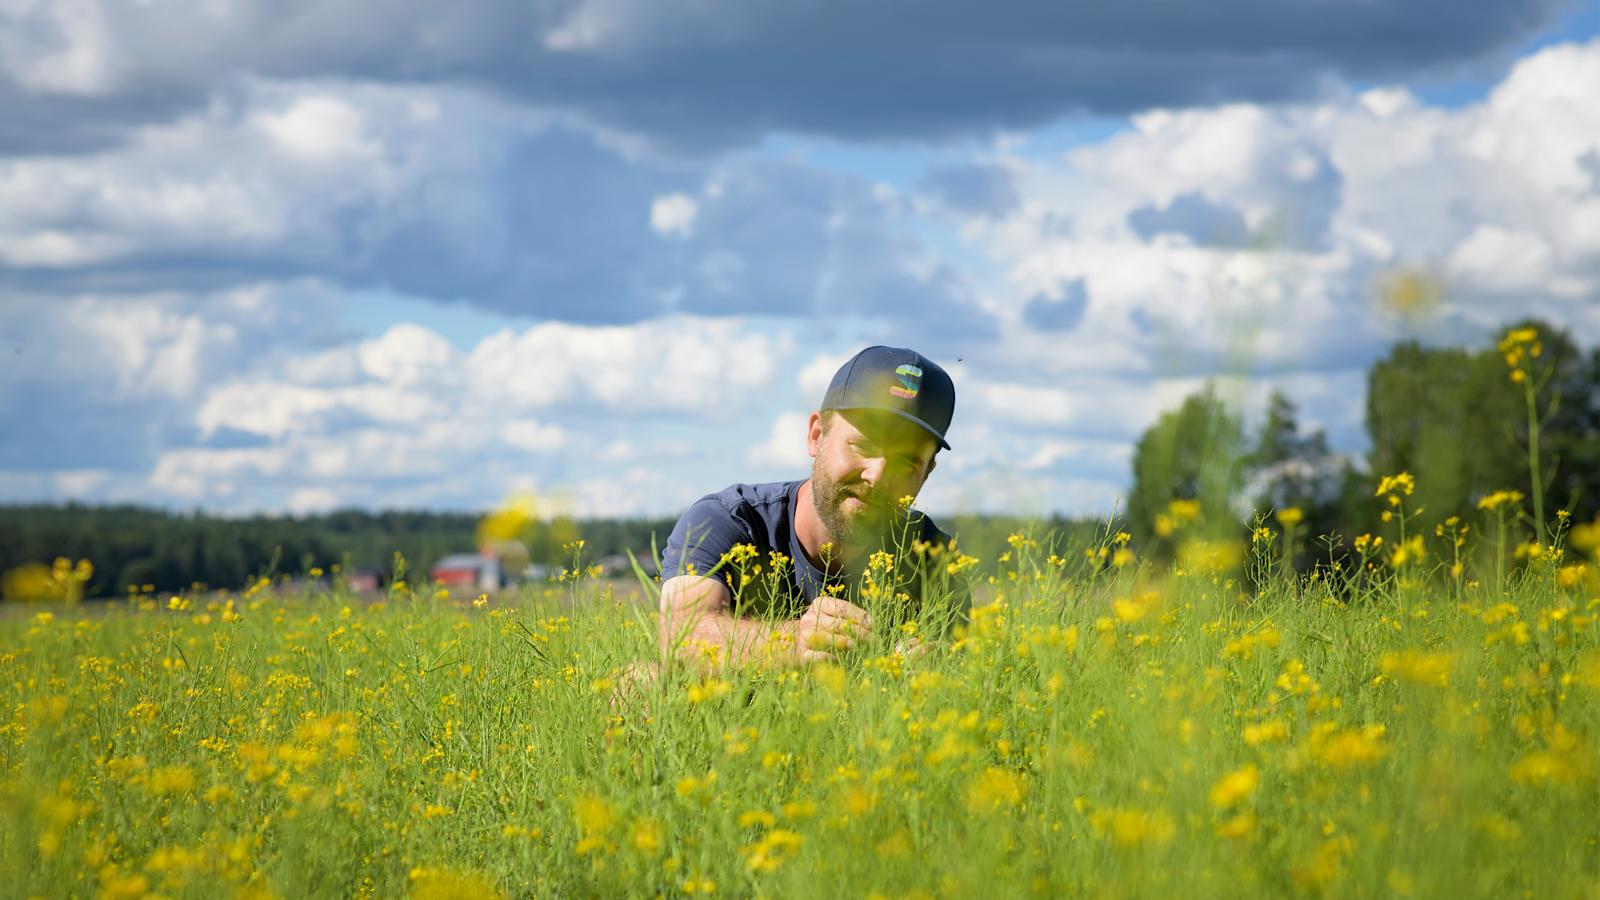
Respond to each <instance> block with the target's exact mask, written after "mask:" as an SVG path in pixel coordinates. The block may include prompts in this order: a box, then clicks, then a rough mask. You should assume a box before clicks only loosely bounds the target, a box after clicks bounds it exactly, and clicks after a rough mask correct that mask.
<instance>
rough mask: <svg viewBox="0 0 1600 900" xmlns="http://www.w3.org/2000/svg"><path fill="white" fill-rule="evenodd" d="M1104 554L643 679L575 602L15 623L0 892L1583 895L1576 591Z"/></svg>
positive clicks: (627, 619) (1596, 849)
mask: <svg viewBox="0 0 1600 900" xmlns="http://www.w3.org/2000/svg"><path fill="white" fill-rule="evenodd" d="M1262 545H1266V546H1262ZM1118 549H1127V548H1125V547H1123V546H1122V545H1121V544H1120V543H1119V542H1117V541H1116V539H1115V538H1109V537H1108V539H1107V540H1106V541H1105V542H1103V543H1102V544H1100V545H1098V546H1090V547H1072V548H1063V547H1051V546H1047V545H1046V546H1041V545H1040V544H1039V543H1037V542H1036V541H1034V540H1033V539H1031V538H1029V537H1028V536H1025V535H1020V534H1019V535H1017V536H1016V537H1015V539H1014V540H1013V541H1012V548H1011V552H1010V553H1008V554H1006V555H1005V556H1004V558H1003V559H997V560H987V561H985V563H984V565H982V566H973V567H971V568H967V569H964V570H962V569H960V567H958V576H959V577H961V578H965V579H970V580H971V582H972V585H973V587H974V588H975V590H976V592H977V597H978V603H979V605H978V606H976V607H975V608H974V610H973V612H972V616H971V621H970V623H969V624H968V626H967V627H965V628H963V629H961V632H960V635H959V637H958V639H957V640H955V641H953V642H952V643H949V644H947V645H946V646H944V647H943V648H942V649H940V650H939V651H937V652H935V653H934V654H932V655H930V656H927V657H924V658H921V659H918V660H914V661H909V662H908V661H907V660H905V659H903V658H901V657H900V656H897V655H895V654H893V653H890V652H888V651H887V649H886V648H887V647H888V646H889V643H888V639H889V637H891V635H885V636H884V638H885V639H884V642H883V643H882V644H881V645H876V646H869V647H864V648H861V649H859V650H858V651H856V652H854V653H852V654H849V655H846V656H842V657H840V658H839V659H838V660H837V661H836V663H833V664H823V665H817V666H813V667H810V668H806V669H784V668H774V669H768V670H758V669H752V670H746V671H715V670H706V669H703V668H700V667H695V666H674V667H670V668H669V669H668V670H667V672H666V674H665V676H664V677H663V678H661V679H660V680H659V681H655V682H648V683H641V684H636V685H630V684H625V683H624V679H625V676H624V675H622V674H620V670H621V669H622V667H624V666H626V665H627V664H628V663H630V662H632V661H635V660H640V659H654V658H656V657H657V650H656V648H655V645H654V636H655V631H654V610H653V608H652V607H651V606H650V605H649V603H648V599H646V600H645V601H644V602H643V603H642V604H641V602H640V598H639V597H637V596H636V595H635V594H634V593H633V592H630V591H626V590H621V589H619V588H618V587H617V586H615V585H609V584H606V583H602V582H597V581H592V580H587V579H583V578H574V579H569V580H568V581H567V582H566V583H565V584H562V585H559V586H557V587H554V588H550V589H543V590H529V591H525V592H523V593H522V594H518V595H510V594H508V595H504V596H496V597H494V598H489V599H486V600H484V601H480V602H479V603H476V604H474V603H471V602H467V603H453V602H449V601H447V600H444V599H442V598H439V597H436V596H429V595H426V594H423V595H412V594H411V593H409V592H405V591H401V592H397V593H396V594H394V595H392V596H390V597H388V598H387V599H386V600H385V601H384V602H381V603H377V604H372V605H363V604H362V603H361V602H360V601H358V600H357V598H354V597H352V596H349V595H347V594H344V593H342V592H340V591H338V590H331V591H327V592H323V591H318V590H311V591H308V592H302V593H300V594H297V595H292V596H280V595H276V594H273V593H272V592H271V591H269V590H267V589H266V586H265V585H260V586H258V587H257V588H254V589H252V590H250V591H246V592H244V593H242V594H239V595H236V596H232V597H213V598H194V599H192V600H189V601H185V600H183V599H181V598H180V599H177V600H174V601H172V602H171V603H170V605H171V606H173V607H175V608H173V609H165V608H163V609H154V608H152V607H155V606H156V605H157V604H156V603H154V602H153V601H151V600H149V599H148V598H134V599H133V600H132V601H130V602H129V603H128V604H126V605H125V606H120V607H119V608H117V609H113V610H110V611H108V612H106V613H104V614H103V615H91V614H86V613H85V612H84V611H83V610H82V608H76V609H73V610H72V611H70V612H67V611H62V612H60V613H59V614H57V615H52V614H51V613H50V612H42V613H38V614H36V615H35V614H31V611H30V613H29V614H18V615H12V616H9V617H6V618H5V619H4V620H3V621H0V647H3V650H0V672H3V673H4V688H3V690H4V691H5V692H6V696H5V698H4V699H5V705H6V709H7V710H8V713H7V716H8V718H7V720H6V722H5V724H4V725H3V726H0V764H3V767H4V769H3V775H0V778H3V785H0V825H3V827H0V885H3V886H4V888H3V890H0V893H5V894H8V895H12V896H32V895H39V896H63V895H92V894H97V893H98V894H102V895H105V896H140V895H145V894H148V893H159V894H161V895H165V896H197V897H198V896H217V895H228V894H233V893H239V894H249V895H253V896H283V897H297V896H334V895H339V896H343V895H352V894H357V895H374V896H383V897H392V896H403V895H407V894H412V893H415V894H417V895H419V896H492V895H494V894H506V895H514V896H527V895H532V896H560V897H571V896H590V895H634V896H657V895H662V896H681V895H689V894H717V895H734V896H748V895H768V896H800V897H813V896H814V897H840V896H852V897H867V896H895V897H899V896H1000V897H1005V896H1024V895H1030V896H1031V895H1043V896H1062V895H1093V896H1118V897H1120V896H1173V895H1183V896H1229V897H1231V896H1239V895H1241V894H1266V895H1293V894H1319V893H1320V894H1329V895H1334V896H1375V895H1417V896H1452V895H1454V896H1509V895H1537V896H1552V897H1576V896H1588V895H1592V894H1593V893H1594V892H1595V891H1596V890H1597V889H1600V782H1597V775H1600V749H1597V748H1600V628H1597V625H1596V616H1597V615H1600V586H1597V584H1596V582H1595V580H1594V577H1593V573H1592V569H1582V570H1576V569H1574V567H1571V566H1565V567H1564V566H1562V565H1561V564H1560V563H1559V561H1557V560H1554V559H1553V558H1552V557H1551V556H1549V555H1546V556H1544V557H1542V558H1540V559H1535V560H1533V561H1531V562H1524V563H1523V564H1522V566H1521V568H1518V569H1516V570H1515V571H1514V573H1512V574H1509V575H1507V576H1506V580H1505V583H1503V584H1497V583H1495V582H1494V579H1493V578H1489V577H1483V578H1481V579H1480V580H1473V579H1472V578H1470V577H1458V578H1451V577H1448V576H1447V575H1445V574H1442V573H1435V577H1431V578H1430V577H1426V576H1424V575H1423V574H1422V570H1421V568H1420V567H1419V566H1416V565H1415V562H1416V561H1415V560H1410V561H1407V560H1401V561H1400V562H1399V564H1398V566H1396V565H1395V564H1394V563H1395V561H1394V560H1393V558H1392V557H1388V556H1387V553H1388V550H1389V548H1384V550H1383V552H1382V553H1379V552H1376V551H1375V552H1374V553H1373V555H1372V557H1371V558H1370V559H1368V560H1366V561H1365V563H1364V566H1365V571H1364V572H1362V573H1355V572H1347V571H1341V572H1333V573H1323V574H1322V575H1319V576H1318V577H1316V578H1313V579H1311V580H1305V579H1295V578H1293V577H1291V576H1290V575H1289V574H1288V573H1286V572H1284V571H1282V569H1281V567H1277V566H1273V565H1271V561H1272V560H1275V559H1277V555H1276V551H1272V550H1271V546H1270V541H1268V540H1267V539H1266V538H1264V537H1258V539H1257V546H1256V548H1255V550H1256V553H1255V554H1254V555H1251V554H1249V553H1248V552H1246V553H1245V554H1244V555H1243V558H1242V560H1239V561H1238V562H1237V564H1235V562H1234V561H1232V560H1230V558H1229V556H1228V554H1225V553H1224V554H1217V553H1190V554H1188V555H1185V556H1180V562H1179V563H1178V564H1176V565H1172V566H1167V565H1154V564H1142V563H1140V562H1138V561H1137V560H1136V559H1135V558H1134V556H1133V554H1132V553H1131V552H1129V553H1127V554H1125V555H1120V556H1119V555H1118V553H1117V551H1118ZM1441 555H1442V556H1443V558H1445V559H1448V554H1447V553H1442V551H1441ZM1112 559H1117V560H1118V564H1116V565H1113V564H1112V563H1111V560H1112ZM1252 560H1256V563H1252ZM1253 564H1256V565H1260V566H1266V567H1267V568H1264V569H1261V570H1260V571H1258V572H1257V577H1255V578H1254V579H1246V578H1245V577H1244V576H1245V575H1247V574H1248V572H1241V571H1239V568H1241V567H1242V568H1244V569H1246V570H1248V569H1249V568H1250V566H1251V565H1253ZM1442 565H1443V563H1441V566H1442ZM1269 569H1270V570H1271V571H1269ZM1358 574H1359V576H1360V577H1359V578H1358V577H1357V576H1358ZM1243 583H1251V584H1255V585H1257V586H1258V587H1256V588H1252V589H1251V590H1250V591H1248V592H1247V591H1245V590H1243V589H1242V587H1241V584H1243ZM186 604H187V605H188V606H187V608H185V606H186ZM141 607H143V608H141ZM630 691H631V692H630ZM619 695H624V696H626V697H628V698H629V699H628V700H627V702H625V703H624V704H623V705H622V706H621V707H617V708H614V707H613V702H614V699H615V698H616V697H617V696H619Z"/></svg>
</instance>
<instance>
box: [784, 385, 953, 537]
mask: <svg viewBox="0 0 1600 900" xmlns="http://www.w3.org/2000/svg"><path fill="white" fill-rule="evenodd" d="M810 426H811V430H810V433H809V435H808V440H807V445H808V450H809V451H810V453H811V456H812V457H813V461H812V464H811V491H812V493H811V499H812V502H813V504H814V505H815V506H816V508H817V516H818V517H819V518H820V519H822V523H823V524H824V525H826V526H827V528H828V533H829V534H830V535H832V536H833V538H834V540H836V541H839V542H840V543H841V544H845V545H849V546H861V545H864V544H869V543H872V542H874V541H876V540H879V539H881V538H883V537H884V536H885V534H886V533H887V531H888V529H889V526H890V525H891V524H892V523H893V522H894V519H895V513H896V512H897V508H896V502H897V501H898V500H899V499H900V498H901V497H904V496H907V495H910V496H913V497H915V496H916V495H917V492H918V491H920V490H921V489H922V483H923V482H924V481H926V480H927V478H928V474H929V473H930V472H932V471H933V466H934V460H933V457H934V454H935V453H936V452H937V451H938V449H939V445H938V443H937V442H935V440H934V438H933V436H932V435H930V434H929V433H928V432H927V431H925V430H923V429H922V428H921V427H919V426H918V425H916V424H915V423H913V422H909V421H907V420H905V419H902V418H901V417H899V416H896V415H894V414H892V413H886V412H882V411H879V410H868V409H861V410H856V409H852V410H840V411H838V412H836V413H834V414H833V416H832V421H831V423H829V425H828V427H827V429H826V432H824V429H823V414H822V413H812V414H811V422H810Z"/></svg>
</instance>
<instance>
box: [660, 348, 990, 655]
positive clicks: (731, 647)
mask: <svg viewBox="0 0 1600 900" xmlns="http://www.w3.org/2000/svg"><path fill="white" fill-rule="evenodd" d="M954 409H955V386H954V384H952V382H951V380H950V376H949V375H948V374H947V373H946V372H945V371H944V369H942V368H940V367H939V366H938V365H936V364H935V363H933V362H932V361H930V360H928V359H927V358H926V357H924V356H922V355H921V354H919V353H917V352H915V351H913V350H907V349H903V348H897V347H882V346H874V347H868V348H866V349H865V350H862V351H861V352H860V353H857V354H856V355H855V356H854V357H852V358H851V359H850V360H849V361H848V362H846V363H845V364H844V365H843V366H842V367H841V368H840V369H839V371H838V372H837V373H836V374H835V375H834V377H833V381H832V383H831V384H830V385H829V386H828V391H827V394H826V395H825V396H824V398H823V402H822V406H821V408H820V409H819V410H818V411H816V412H814V413H812V414H811V418H810V420H809V422H808V424H807V434H806V448H807V452H809V453H810V455H811V457H812V458H813V463H812V468H811V477H810V478H808V479H804V480H799V481H787V482H771V483H767V484H735V485H732V486H730V487H728V488H725V489H724V490H722V491H719V492H717V493H715V494H708V495H706V496H705V497H702V498H701V499H700V500H699V501H697V502H696V503H695V504H694V505H693V506H691V507H690V508H689V510H688V511H687V512H685V513H684V514H683V517H682V518H680V519H679V520H678V523H677V525H676V527H674V528H673V530H672V534H671V536H670V537H668V539H667V545H666V549H665V550H664V551H663V553H662V566H661V573H662V577H663V578H664V579H665V581H664V582H663V584H662V589H661V630H660V635H659V637H660V641H661V647H662V651H663V653H664V654H677V655H678V656H679V657H680V658H682V659H685V660H693V661H700V662H705V661H710V662H711V663H712V664H713V665H724V664H726V665H734V666H738V665H743V664H746V663H750V662H762V663H766V664H778V665H785V664H803V663H812V662H817V661H820V660H826V659H829V658H832V657H833V656H835V655H836V654H838V653H840V652H842V651H845V650H848V649H850V648H852V647H856V646H858V645H859V644H861V643H863V642H866V641H868V640H869V639H870V638H871V637H872V636H873V635H874V634H875V633H877V634H879V635H882V634H884V633H887V632H890V630H891V628H892V626H894V625H895V624H897V623H896V622H891V621H888V619H897V620H904V621H913V620H914V619H915V618H916V617H917V616H918V615H921V616H922V618H923V619H924V620H925V621H928V620H931V621H933V622H934V626H933V630H937V631H938V632H940V633H943V632H946V631H948V627H949V625H950V624H952V623H953V620H954V619H955V618H962V617H964V616H965V614H966V606H967V604H968V603H969V602H970V601H969V599H968V598H967V597H966V595H965V594H964V592H959V591H958V592H957V593H956V595H955V596H954V598H953V603H951V604H949V606H948V608H947V609H945V610H944V611H945V612H946V615H944V616H943V617H942V618H939V617H937V616H932V617H930V615H928V613H929V610H928V609H927V608H924V606H923V601H924V600H925V599H926V597H925V595H926V594H929V593H931V592H932V590H933V588H934V585H933V584H932V583H931V579H930V573H936V572H937V571H938V570H939V569H940V568H941V567H942V566H943V564H944V562H945V560H946V559H948V556H947V555H946V554H948V553H949V552H950V551H949V550H948V546H949V544H950V537H949V536H948V535H946V534H945V533H944V532H943V531H941V530H940V529H939V528H938V527H937V526H936V525H935V524H934V523H933V521H932V520H931V519H929V518H928V517H927V516H925V515H923V514H922V513H920V512H917V511H915V510H912V509H911V508H910V506H909V503H910V500H911V499H912V498H914V497H915V496H916V494H917V492H918V491H919V490H921V488H922V485H923V482H924V481H926V480H927V477H928V475H929V474H930V473H931V472H932V471H933V469H934V465H935V457H936V455H937V453H938V451H939V449H940V448H943V449H946V450H948V449H950V444H949V443H948V442H947V441H946V440H945V431H946V430H947V429H948V428H949V426H950V418H951V415H952V413H953V412H954ZM886 554H888V555H886ZM758 570H759V571H758ZM863 574H865V576H866V579H865V581H863V579H862V576H863ZM852 585H856V586H858V589H859V591H860V593H859V594H856V595H855V599H857V600H861V601H862V602H863V603H866V604H867V605H868V606H872V607H874V608H875V609H876V611H877V612H878V613H879V615H878V617H877V619H875V618H874V615H873V613H872V611H869V609H867V608H864V606H863V605H860V604H858V603H855V602H851V601H850V600H849V599H846V597H845V596H844V595H845V594H847V593H849V588H850V587H851V586H852ZM944 593H945V596H946V599H950V594H949V592H948V590H947V591H945V592H944ZM899 624H902V625H903V622H901V623H899ZM916 630H917V629H916V628H915V627H914V625H913V626H910V627H899V628H892V632H893V637H895V638H896V639H897V649H899V650H901V651H902V652H904V653H906V654H907V655H908V656H916V655H921V654H922V653H923V652H926V650H927V649H928V646H929V645H927V644H925V643H923V642H922V641H921V640H920V639H919V638H918V637H916V634H915V632H916Z"/></svg>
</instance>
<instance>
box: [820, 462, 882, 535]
mask: <svg viewBox="0 0 1600 900" xmlns="http://www.w3.org/2000/svg"><path fill="white" fill-rule="evenodd" d="M852 497H854V498H855V499H856V500H859V501H861V503H860V504H859V505H858V504H851V506H852V507H853V510H852V511H849V512H847V511H846V510H845V507H844V504H845V502H846V501H847V500H849V499H850V498H852ZM811 503H812V505H813V506H815V507H816V509H817V518H819V519H821V520H822V524H823V525H824V526H826V527H827V529H828V534H829V535H831V536H832V537H833V540H834V541H836V542H837V543H839V544H844V545H852V546H859V545H862V544H867V543H871V542H872V541H874V540H878V539H881V538H882V537H883V536H884V535H885V534H887V533H888V531H889V520H890V516H889V509H888V507H887V506H886V505H885V504H883V503H882V502H880V501H879V499H878V498H876V497H874V496H872V494H871V489H870V488H868V487H866V486H865V485H863V484H861V483H860V482H856V483H853V484H849V485H842V484H840V483H839V482H837V481H834V480H833V479H832V478H829V477H828V476H827V475H826V474H824V473H823V472H822V471H821V467H820V466H819V465H817V464H816V463H813V464H812V466H811Z"/></svg>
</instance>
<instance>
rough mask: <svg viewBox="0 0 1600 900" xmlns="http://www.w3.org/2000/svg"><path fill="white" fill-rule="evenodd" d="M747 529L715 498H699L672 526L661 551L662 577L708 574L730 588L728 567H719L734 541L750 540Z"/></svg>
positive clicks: (739, 542) (738, 542) (664, 578)
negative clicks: (665, 544)
mask: <svg viewBox="0 0 1600 900" xmlns="http://www.w3.org/2000/svg"><path fill="white" fill-rule="evenodd" d="M750 542H751V538H750V532H749V528H748V527H747V526H746V525H745V523H744V522H742V521H740V520H739V518H738V517H737V516H735V515H734V514H733V513H731V512H729V511H728V508H727V507H726V506H723V505H722V502H721V501H719V500H718V499H717V498H716V497H702V498H700V499H699V500H698V501H696V502H695V504H694V505H693V506H691V507H689V509H688V510H687V511H685V512H684V514H683V515H682V516H680V517H679V518H678V524H676V525H674V526H673V527H672V534H670V535H668V536H667V546H666V547H665V549H663V550H662V551H661V578H662V580H663V581H665V580H666V579H668V578H674V577H676V576H679V575H709V576H710V577H712V578H715V579H717V580H718V581H720V582H722V583H723V584H724V585H727V586H728V589H729V590H732V589H733V586H732V584H730V583H729V580H728V575H727V569H726V568H725V567H724V568H718V565H717V564H718V563H720V562H721V561H722V555H723V554H724V553H727V552H728V550H730V549H732V548H733V546H734V545H736V544H745V543H750Z"/></svg>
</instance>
